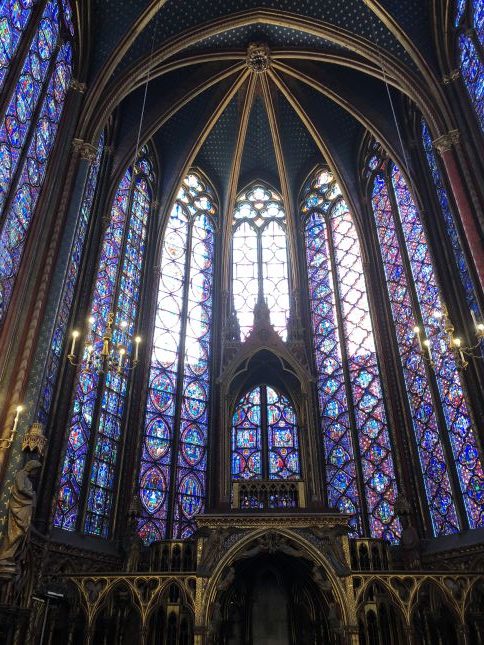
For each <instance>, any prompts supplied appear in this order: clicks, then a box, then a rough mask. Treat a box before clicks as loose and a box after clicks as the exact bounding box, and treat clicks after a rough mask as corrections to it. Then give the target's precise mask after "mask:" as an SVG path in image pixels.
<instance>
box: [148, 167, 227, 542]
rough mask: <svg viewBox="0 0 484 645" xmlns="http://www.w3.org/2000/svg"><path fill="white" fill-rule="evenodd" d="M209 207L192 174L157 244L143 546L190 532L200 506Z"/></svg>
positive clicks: (208, 194)
mask: <svg viewBox="0 0 484 645" xmlns="http://www.w3.org/2000/svg"><path fill="white" fill-rule="evenodd" d="M215 213H216V210H215V205H214V199H213V193H212V190H211V188H210V187H209V186H208V185H206V183H205V181H204V180H203V179H202V178H201V177H200V176H199V175H198V174H197V173H195V172H190V173H189V174H188V175H187V177H186V178H185V179H184V181H183V182H182V185H181V187H180V190H179V192H178V195H177V198H176V201H175V204H174V206H173V208H172V211H171V214H170V217H169V218H168V222H167V225H166V229H165V234H164V238H163V245H162V250H161V261H160V280H159V285H158V302H157V311H156V318H155V330H154V338H153V348H152V355H151V365H150V374H149V387H148V397H147V402H146V408H145V419H144V440H143V446H142V454H141V467H140V476H139V488H140V499H141V504H142V512H141V516H140V518H139V525H138V526H139V534H140V536H141V538H142V539H143V541H144V543H145V544H150V543H151V542H154V541H157V540H161V539H164V538H165V537H173V538H186V537H188V536H189V535H191V533H192V532H193V530H194V519H193V518H194V516H195V515H196V514H197V513H200V512H202V511H203V508H204V503H205V488H206V482H205V479H206V466H207V456H206V449H207V435H208V414H209V410H208V401H209V390H210V360H209V350H210V338H211V317H212V281H213V258H214V250H215V228H214V223H213V217H214V216H215ZM188 249H190V255H188ZM177 406H180V410H179V415H178V419H179V420H178V423H175V419H176V412H177ZM175 437H177V445H178V451H177V452H176V454H175V453H174V450H173V441H174V438H175ZM172 499H173V506H171V500H172ZM172 509H173V510H172ZM172 513H173V514H172ZM170 520H172V529H171V534H170V535H167V527H168V522H169V521H170Z"/></svg>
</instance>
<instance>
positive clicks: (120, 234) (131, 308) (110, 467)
mask: <svg viewBox="0 0 484 645" xmlns="http://www.w3.org/2000/svg"><path fill="white" fill-rule="evenodd" d="M141 155H142V157H141V158H140V159H139V160H138V161H137V163H136V172H134V173H133V168H132V166H130V167H129V168H128V169H127V170H126V172H125V174H124V176H123V177H122V179H121V181H120V184H119V186H118V188H117V191H116V194H115V196H114V201H113V204H112V208H111V216H110V220H109V224H108V226H107V229H106V231H105V233H104V237H103V241H102V246H101V251H100V255H99V259H98V268H97V274H96V277H95V282H94V288H93V293H92V298H91V305H90V323H89V325H90V326H89V330H88V333H87V335H86V338H85V341H84V350H83V357H82V362H81V365H80V367H79V368H78V373H77V380H76V385H75V390H74V400H73V406H72V416H71V419H70V424H69V428H68V439H67V446H66V452H65V456H64V461H63V466H62V471H61V477H60V484H59V489H58V494H57V503H56V508H55V514H54V526H58V527H60V528H63V529H66V530H75V529H76V528H81V529H82V530H83V531H84V532H86V533H90V534H93V535H100V536H102V537H107V536H108V534H109V530H110V525H111V520H112V518H111V513H112V506H113V492H114V486H115V481H116V477H117V469H118V463H119V453H120V449H121V446H122V440H123V416H124V414H125V409H126V402H127V395H128V386H129V375H128V372H127V370H126V368H123V369H119V370H118V371H116V372H113V371H109V372H108V373H107V374H102V373H100V372H98V371H95V370H91V369H86V365H87V363H88V361H89V358H90V354H91V352H92V351H93V348H94V349H96V350H97V349H100V348H101V347H102V343H103V335H104V333H105V330H106V324H107V320H108V315H109V314H110V312H114V322H115V329H114V332H113V343H114V344H115V345H122V346H123V347H125V348H126V357H127V358H129V357H130V356H131V354H132V352H133V340H134V338H133V337H134V332H135V326H136V320H137V316H138V306H139V297H140V289H141V278H142V273H143V262H144V256H145V246H146V237H147V229H148V218H149V214H150V209H151V202H152V187H151V186H152V182H153V167H152V163H151V161H150V160H149V157H148V150H147V149H146V148H144V149H143V151H142V153H141ZM125 364H126V363H125ZM81 490H82V491H83V494H81ZM81 516H82V520H81ZM81 521H82V526H80V524H81Z"/></svg>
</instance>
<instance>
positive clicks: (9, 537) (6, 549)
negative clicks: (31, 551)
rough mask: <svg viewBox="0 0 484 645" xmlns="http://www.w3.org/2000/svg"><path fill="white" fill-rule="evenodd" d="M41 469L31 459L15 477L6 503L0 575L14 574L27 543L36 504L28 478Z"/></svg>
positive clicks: (38, 464)
mask: <svg viewBox="0 0 484 645" xmlns="http://www.w3.org/2000/svg"><path fill="white" fill-rule="evenodd" d="M41 468H42V464H41V463H40V461H37V460H35V459H31V460H30V461H28V462H27V463H26V464H25V466H24V467H23V468H21V469H20V470H19V471H18V472H17V474H16V475H15V482H14V485H13V487H12V493H11V495H10V500H9V502H8V515H7V530H6V532H5V536H4V538H3V543H2V546H1V548H0V575H1V574H2V573H3V574H5V573H8V574H14V573H15V572H16V560H17V559H18V556H19V555H20V553H21V552H22V550H23V548H24V546H25V543H26V541H27V538H28V535H29V530H30V524H31V521H32V514H33V511H34V508H35V502H36V495H35V491H34V487H33V486H32V481H31V480H30V477H31V476H33V475H35V474H36V473H38V472H39V470H40V469H41Z"/></svg>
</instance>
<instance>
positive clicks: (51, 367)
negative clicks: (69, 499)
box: [37, 134, 104, 424]
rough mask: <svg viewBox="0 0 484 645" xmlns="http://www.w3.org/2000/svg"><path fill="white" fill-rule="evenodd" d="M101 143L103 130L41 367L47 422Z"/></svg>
mask: <svg viewBox="0 0 484 645" xmlns="http://www.w3.org/2000/svg"><path fill="white" fill-rule="evenodd" d="M103 146H104V134H102V135H101V137H100V139H99V143H98V146H97V153H96V159H95V161H94V163H93V164H92V165H91V167H90V169H89V174H88V177H87V181H86V185H85V188H84V195H83V198H82V203H81V208H80V211H79V217H78V220H77V225H76V230H75V233H74V240H73V243H72V247H71V252H70V257H69V264H68V266H67V271H66V275H65V279H64V284H63V287H62V292H61V297H60V300H59V308H58V310H57V316H56V321H55V325H54V331H53V333H52V338H51V341H50V347H49V354H48V356H47V361H46V363H45V367H44V376H43V380H42V386H41V394H40V399H39V402H38V405H37V419H38V421H40V422H41V423H44V424H45V423H47V419H48V416H49V411H50V406H51V404H52V398H53V395H54V387H55V383H56V380H57V374H58V371H59V367H60V364H61V361H62V351H63V347H64V340H65V335H66V330H67V325H68V323H69V316H70V312H71V306H72V302H73V300H74V293H75V290H76V285H77V279H78V276H79V269H80V266H81V261H82V254H83V250H84V242H85V241H86V234H87V231H88V228H89V222H90V219H91V214H92V208H93V202H94V195H95V192H96V186H97V180H98V175H99V168H100V166H101V156H102V151H103Z"/></svg>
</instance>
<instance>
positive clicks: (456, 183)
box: [433, 130, 484, 288]
mask: <svg viewBox="0 0 484 645" xmlns="http://www.w3.org/2000/svg"><path fill="white" fill-rule="evenodd" d="M459 136H460V135H459V131H458V130H451V131H450V132H449V133H448V134H444V135H442V136H441V137H438V138H437V139H435V141H434V142H433V144H434V147H435V148H436V150H437V151H438V152H439V154H440V156H441V157H442V161H443V163H444V166H445V170H446V172H447V176H448V178H449V182H450V185H451V188H452V192H453V194H454V198H455V202H456V204H457V208H458V211H459V216H460V220H461V222H462V227H463V229H464V232H465V235H466V238H467V243H468V244H469V248H470V251H471V255H472V259H473V261H474V265H475V267H476V270H477V274H478V276H479V282H480V285H481V287H483V288H484V248H483V244H482V240H481V236H480V233H479V229H478V227H477V225H476V222H475V219H474V215H473V213H472V208H471V204H470V201H469V199H468V196H467V191H466V188H465V186H464V184H463V182H462V179H461V176H460V173H459V168H458V166H457V160H456V154H455V150H454V147H455V146H456V145H457V143H458V142H459Z"/></svg>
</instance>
